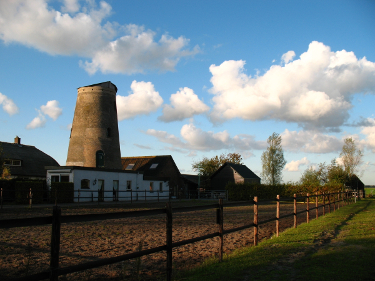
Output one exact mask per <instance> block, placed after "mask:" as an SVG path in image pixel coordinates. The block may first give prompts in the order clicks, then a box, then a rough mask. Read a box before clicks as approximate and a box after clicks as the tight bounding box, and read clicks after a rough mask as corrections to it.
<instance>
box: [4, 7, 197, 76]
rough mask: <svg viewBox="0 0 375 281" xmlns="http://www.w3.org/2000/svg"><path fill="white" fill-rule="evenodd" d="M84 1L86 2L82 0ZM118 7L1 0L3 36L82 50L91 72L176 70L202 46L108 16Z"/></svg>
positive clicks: (62, 51) (70, 51)
mask: <svg viewBox="0 0 375 281" xmlns="http://www.w3.org/2000/svg"><path fill="white" fill-rule="evenodd" d="M81 3H82V2H81ZM111 13H112V7H111V6H110V5H109V4H108V3H107V2H105V1H100V4H99V5H97V4H96V2H95V1H86V2H83V3H82V6H81V5H80V3H79V2H78V1H75V0H65V1H63V6H62V7H61V11H58V10H56V9H54V8H52V7H51V6H49V5H48V1H47V0H32V1H31V0H15V1H1V2H0V22H1V23H2V24H1V25H0V39H1V40H3V41H4V42H5V43H11V42H16V43H21V44H23V45H26V46H29V47H33V48H36V49H38V50H40V51H42V52H46V53H48V54H51V55H79V56H82V57H86V58H88V60H87V61H84V62H81V63H80V64H81V66H82V67H83V68H84V69H85V70H86V71H87V72H88V73H90V74H93V73H95V72H97V71H101V72H104V73H107V72H110V73H125V74H131V73H136V72H144V71H145V70H148V69H158V70H162V71H170V70H174V67H175V65H176V64H177V63H178V61H179V60H180V58H181V57H185V56H191V55H194V54H196V53H197V52H199V48H198V47H196V48H194V49H193V50H188V49H186V48H185V47H186V46H187V44H188V43H189V40H188V39H186V38H184V37H182V36H181V37H179V38H177V39H175V38H173V37H171V36H168V35H165V34H164V35H162V36H161V38H160V39H159V40H156V39H155V35H156V34H155V32H153V31H151V30H144V27H142V26H137V25H133V24H129V25H123V26H122V25H119V24H118V23H116V22H109V21H106V20H105V19H106V18H107V17H108V16H110V15H111Z"/></svg>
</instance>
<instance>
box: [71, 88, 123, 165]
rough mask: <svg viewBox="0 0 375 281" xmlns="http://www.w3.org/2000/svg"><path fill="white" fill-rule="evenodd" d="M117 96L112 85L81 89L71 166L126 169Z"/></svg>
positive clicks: (72, 133)
mask: <svg viewBox="0 0 375 281" xmlns="http://www.w3.org/2000/svg"><path fill="white" fill-rule="evenodd" d="M116 93H117V87H116V85H114V84H112V83H111V82H110V81H108V82H103V83H99V84H94V85H89V86H85V87H81V88H78V96H77V103H76V108H75V111H74V118H73V125H72V131H71V134H70V141H69V149H68V157H67V160H66V165H67V166H83V167H96V168H106V169H121V168H122V166H121V152H120V141H119V133H118V122H117V108H116Z"/></svg>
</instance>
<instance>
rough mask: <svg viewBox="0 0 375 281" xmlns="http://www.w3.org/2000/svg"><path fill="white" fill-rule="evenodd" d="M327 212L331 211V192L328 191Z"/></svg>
mask: <svg viewBox="0 0 375 281" xmlns="http://www.w3.org/2000/svg"><path fill="white" fill-rule="evenodd" d="M328 213H331V192H328Z"/></svg>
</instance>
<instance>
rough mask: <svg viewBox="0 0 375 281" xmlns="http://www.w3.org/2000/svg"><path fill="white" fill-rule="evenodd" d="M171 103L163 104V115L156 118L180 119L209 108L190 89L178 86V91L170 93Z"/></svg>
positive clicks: (203, 111) (170, 120)
mask: <svg viewBox="0 0 375 281" xmlns="http://www.w3.org/2000/svg"><path fill="white" fill-rule="evenodd" d="M170 101H171V104H170V105H165V106H164V108H163V115H162V116H160V117H159V118H158V119H159V120H161V121H164V122H172V121H182V120H184V119H186V118H190V117H193V116H194V115H198V114H202V113H205V112H207V111H209V110H210V108H209V107H208V106H207V105H205V104H204V103H203V102H202V101H201V100H200V99H199V98H198V96H197V95H196V94H195V93H194V91H193V90H192V89H189V88H187V87H185V88H180V91H178V92H177V93H175V94H173V95H171V97H170Z"/></svg>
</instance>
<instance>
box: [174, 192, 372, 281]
mask: <svg viewBox="0 0 375 281" xmlns="http://www.w3.org/2000/svg"><path fill="white" fill-rule="evenodd" d="M374 215H375V200H374V199H365V200H361V201H358V202H357V203H356V204H351V205H349V206H345V207H342V208H340V209H339V210H337V211H336V212H334V213H331V214H327V215H326V216H324V217H320V218H319V219H318V220H312V221H310V223H309V224H306V223H305V224H302V225H300V226H298V228H296V229H292V228H291V229H288V230H286V231H284V232H283V233H281V234H280V237H278V238H275V237H274V238H272V239H269V240H266V241H264V242H262V243H260V244H259V245H258V246H257V247H249V248H245V249H241V250H237V251H235V252H234V253H232V254H230V255H228V256H225V258H224V260H223V262H221V263H219V262H218V261H217V260H216V259H211V260H208V261H206V262H205V263H203V264H202V265H201V266H199V267H198V268H195V269H193V270H190V271H185V272H179V273H177V275H176V278H175V280H205V281H209V280H292V279H294V280H373V279H371V278H374V277H373V276H375V275H374V273H375V272H374V269H373V268H374V262H373V261H374V260H375V258H374V257H375V251H374V250H375V247H374V246H375V230H374V228H375V219H374ZM371 261H372V262H371ZM368 278H370V279H368Z"/></svg>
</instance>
